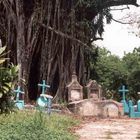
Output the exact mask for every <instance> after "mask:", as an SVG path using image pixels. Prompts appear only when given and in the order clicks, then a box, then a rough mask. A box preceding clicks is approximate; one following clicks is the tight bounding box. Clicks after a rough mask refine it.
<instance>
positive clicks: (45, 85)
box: [38, 80, 50, 94]
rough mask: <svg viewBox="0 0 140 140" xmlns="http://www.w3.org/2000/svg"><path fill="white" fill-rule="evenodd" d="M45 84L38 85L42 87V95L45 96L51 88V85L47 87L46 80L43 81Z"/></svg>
mask: <svg viewBox="0 0 140 140" xmlns="http://www.w3.org/2000/svg"><path fill="white" fill-rule="evenodd" d="M42 83H43V84H38V86H40V87H42V93H41V94H45V90H46V89H47V88H50V85H47V84H46V82H45V80H43V81H42Z"/></svg>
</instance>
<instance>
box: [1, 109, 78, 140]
mask: <svg viewBox="0 0 140 140" xmlns="http://www.w3.org/2000/svg"><path fill="white" fill-rule="evenodd" d="M77 124H78V121H77V120H74V119H73V118H72V117H68V116H63V115H58V114H52V115H51V116H48V115H46V114H44V113H42V112H33V111H32V112H31V111H30V112H29V111H19V112H17V113H13V114H10V115H7V116H5V115H0V140H30V139H31V140H75V139H77V137H76V136H75V135H73V134H72V133H70V132H69V129H70V128H71V127H72V126H74V125H77Z"/></svg>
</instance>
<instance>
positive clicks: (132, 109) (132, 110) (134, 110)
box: [119, 85, 140, 118]
mask: <svg viewBox="0 0 140 140" xmlns="http://www.w3.org/2000/svg"><path fill="white" fill-rule="evenodd" d="M128 91H129V90H128V89H126V87H125V86H124V85H123V86H122V88H121V89H119V92H120V93H122V103H123V109H124V113H125V114H128V115H129V117H130V118H140V100H139V101H138V102H137V105H136V106H134V105H133V102H132V100H129V101H127V100H126V93H127V92H128Z"/></svg>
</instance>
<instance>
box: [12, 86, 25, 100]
mask: <svg viewBox="0 0 140 140" xmlns="http://www.w3.org/2000/svg"><path fill="white" fill-rule="evenodd" d="M14 92H15V93H16V101H19V95H20V94H24V92H23V91H21V90H20V86H18V87H17V89H16V90H14Z"/></svg>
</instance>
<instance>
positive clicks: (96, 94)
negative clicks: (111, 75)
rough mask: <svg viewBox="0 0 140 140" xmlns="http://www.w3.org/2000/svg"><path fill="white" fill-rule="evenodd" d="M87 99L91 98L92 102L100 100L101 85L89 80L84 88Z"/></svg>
mask: <svg viewBox="0 0 140 140" xmlns="http://www.w3.org/2000/svg"><path fill="white" fill-rule="evenodd" d="M86 88H87V94H88V98H93V99H94V100H99V99H101V96H102V95H101V94H102V89H101V85H99V84H97V82H96V81H95V80H90V81H89V83H88V84H87V86H86Z"/></svg>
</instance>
